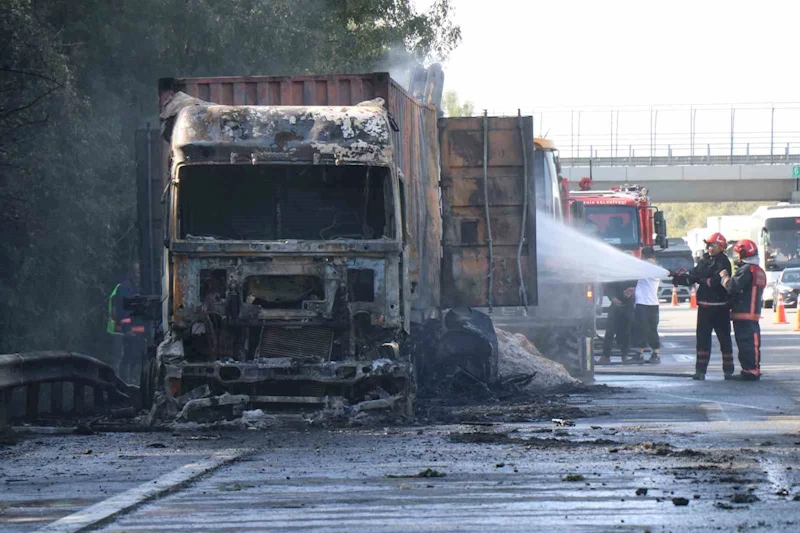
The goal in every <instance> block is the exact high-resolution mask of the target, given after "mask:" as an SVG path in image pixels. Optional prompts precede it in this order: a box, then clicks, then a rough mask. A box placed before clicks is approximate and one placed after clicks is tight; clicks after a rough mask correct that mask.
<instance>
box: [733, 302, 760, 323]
mask: <svg viewBox="0 0 800 533" xmlns="http://www.w3.org/2000/svg"><path fill="white" fill-rule="evenodd" d="M754 301H755V300H754ZM731 319H733V320H760V319H761V315H760V314H759V313H731Z"/></svg>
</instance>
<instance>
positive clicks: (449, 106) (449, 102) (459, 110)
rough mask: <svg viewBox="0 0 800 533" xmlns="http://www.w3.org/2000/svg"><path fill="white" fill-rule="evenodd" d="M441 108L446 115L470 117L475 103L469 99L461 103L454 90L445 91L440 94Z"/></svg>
mask: <svg viewBox="0 0 800 533" xmlns="http://www.w3.org/2000/svg"><path fill="white" fill-rule="evenodd" d="M442 108H443V109H444V112H445V114H446V115H447V116H448V117H470V116H472V114H473V112H474V111H475V104H473V103H472V102H471V101H469V100H467V101H466V102H464V103H463V104H462V103H460V102H459V100H458V94H457V93H456V92H455V91H445V93H444V96H442Z"/></svg>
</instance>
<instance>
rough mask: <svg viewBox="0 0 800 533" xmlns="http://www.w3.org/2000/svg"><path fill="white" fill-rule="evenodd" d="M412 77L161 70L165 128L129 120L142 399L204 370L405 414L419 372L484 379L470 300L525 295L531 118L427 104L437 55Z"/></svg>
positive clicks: (479, 328)
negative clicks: (188, 74) (135, 143)
mask: <svg viewBox="0 0 800 533" xmlns="http://www.w3.org/2000/svg"><path fill="white" fill-rule="evenodd" d="M417 79H418V80H420V83H418V84H417V86H416V88H414V87H412V91H411V92H412V93H413V94H414V95H415V96H416V97H414V96H412V95H411V94H409V92H407V91H405V90H404V89H403V88H402V87H401V86H400V85H399V84H398V83H397V82H395V81H394V80H392V79H391V78H390V77H389V75H388V74H386V73H373V74H357V75H326V76H294V77H274V76H254V77H212V78H169V79H162V80H160V82H159V107H160V118H161V138H162V139H163V140H164V141H163V143H162V141H159V140H158V136H156V135H153V132H152V130H150V129H147V130H146V131H144V132H140V135H139V136H138V139H139V143H140V149H139V150H138V154H139V155H138V162H139V165H138V167H139V176H140V200H141V201H140V221H141V222H142V223H140V230H141V232H142V263H143V286H144V287H148V284H149V286H150V287H155V285H156V280H157V279H159V278H160V281H161V282H160V291H158V290H156V291H154V293H153V294H152V295H150V297H149V298H146V300H147V301H148V302H149V305H147V304H145V303H142V302H139V303H138V304H137V305H136V307H138V308H140V309H141V308H149V309H151V310H152V309H153V308H155V307H159V308H160V316H159V317H158V318H157V320H156V322H155V324H154V326H153V327H152V332H151V333H152V335H151V337H152V346H151V348H150V349H149V350H148V353H147V356H146V360H145V361H144V362H143V365H142V380H141V386H142V392H143V401H144V402H145V404H146V405H149V404H152V403H153V402H154V401H155V402H156V403H157V402H158V400H159V399H161V400H163V398H165V397H169V398H176V397H180V396H181V395H186V394H188V393H191V392H192V391H196V390H199V389H203V388H204V387H207V388H208V390H210V391H211V392H212V393H213V394H216V395H222V394H224V393H228V394H231V395H235V396H237V397H239V398H246V403H247V404H248V405H250V406H253V407H256V406H259V407H267V408H283V407H309V406H310V407H320V406H326V405H331V404H337V405H351V406H352V405H356V404H358V405H361V406H365V405H371V406H384V407H386V406H388V407H392V408H394V409H396V410H397V411H398V412H401V413H404V414H410V410H411V405H412V402H413V398H414V394H415V390H416V387H417V384H418V381H423V382H424V381H425V380H428V381H434V382H436V381H440V380H441V378H442V377H443V376H444V375H445V374H447V373H448V372H450V371H451V370H452V369H454V368H457V369H458V371H460V372H463V373H467V374H469V375H470V376H474V377H476V378H477V379H479V380H483V381H486V382H491V381H492V380H493V379H496V377H497V338H496V335H495V333H494V328H493V325H492V320H491V318H489V316H491V315H487V314H484V313H481V312H480V311H479V309H486V310H487V311H492V312H493V311H494V309H495V308H523V309H524V308H525V307H527V308H529V309H530V308H535V307H536V306H537V303H538V289H539V287H538V284H537V271H536V200H535V199H536V197H537V196H536V187H537V178H536V170H535V161H536V155H535V149H534V140H533V120H532V118H531V117H523V116H517V117H486V116H484V117H465V118H440V117H439V116H438V110H437V105H436V104H438V99H439V98H440V96H441V80H442V76H441V71H440V70H438V69H437V68H435V67H433V68H431V69H429V70H428V71H426V72H425V74H424V75H423V76H417ZM556 178H557V177H556V176H553V179H556ZM157 203H159V204H161V208H160V209H157V208H156V207H155V205H156V204H157ZM489 228H491V231H489ZM162 243H163V249H159V248H161V246H160V245H161V244H162ZM148 270H149V272H148ZM565 297H566V296H565ZM585 371H586V369H584V373H585Z"/></svg>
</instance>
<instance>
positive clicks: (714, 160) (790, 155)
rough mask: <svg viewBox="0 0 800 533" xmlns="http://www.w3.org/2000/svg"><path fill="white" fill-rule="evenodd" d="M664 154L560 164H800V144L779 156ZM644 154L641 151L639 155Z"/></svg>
mask: <svg viewBox="0 0 800 533" xmlns="http://www.w3.org/2000/svg"><path fill="white" fill-rule="evenodd" d="M666 151H667V153H666V155H637V151H636V150H634V149H633V147H630V148H629V150H628V151H627V154H626V155H618V156H611V157H609V156H601V155H599V152H598V151H596V150H593V149H591V148H590V149H589V152H590V153H591V154H592V155H591V156H587V157H562V158H561V164H562V165H563V166H565V167H588V166H590V165H594V166H600V167H608V166H611V167H613V166H672V165H698V166H699V165H787V164H796V163H800V145H798V146H797V148H796V151H795V152H792V151H790V147H788V146H787V147H786V149H785V151H784V152H783V153H780V154H775V153H773V154H759V153H750V151H749V150H746V153H744V154H739V153H736V154H733V155H730V154H729V155H719V154H715V153H714V152H713V151H712V150H711V147H710V146H709V147H708V149H707V151H706V152H705V153H702V154H696V155H676V153H675V152H673V149H672V147H671V146H667V150H666ZM642 152H644V153H647V151H646V150H642V151H640V152H638V153H642Z"/></svg>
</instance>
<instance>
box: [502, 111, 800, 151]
mask: <svg viewBox="0 0 800 533" xmlns="http://www.w3.org/2000/svg"><path fill="white" fill-rule="evenodd" d="M489 113H490V114H492V115H506V114H511V110H507V109H491V110H489ZM513 114H516V110H514V113H513ZM522 114H524V115H532V116H533V119H534V131H535V134H536V136H538V137H547V138H549V139H552V140H553V141H554V143H555V145H556V147H557V148H558V149H559V152H560V155H561V160H562V163H563V164H564V165H565V166H579V165H588V162H589V160H590V159H591V160H592V162H593V164H597V165H601V166H606V165H726V164H727V165H731V164H787V163H795V162H797V161H798V157H800V103H779V104H777V103H776V104H770V103H767V104H720V105H659V106H624V107H613V108H612V107H581V108H569V107H559V108H540V109H533V110H527V111H526V110H522Z"/></svg>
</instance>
